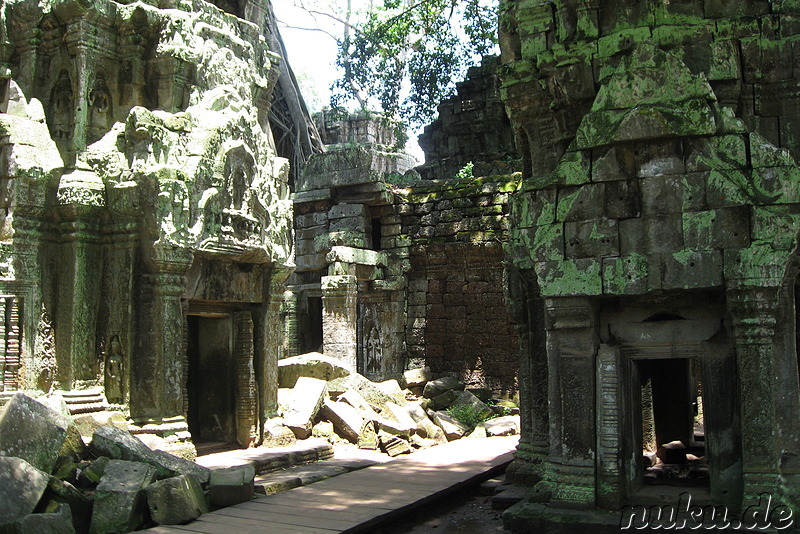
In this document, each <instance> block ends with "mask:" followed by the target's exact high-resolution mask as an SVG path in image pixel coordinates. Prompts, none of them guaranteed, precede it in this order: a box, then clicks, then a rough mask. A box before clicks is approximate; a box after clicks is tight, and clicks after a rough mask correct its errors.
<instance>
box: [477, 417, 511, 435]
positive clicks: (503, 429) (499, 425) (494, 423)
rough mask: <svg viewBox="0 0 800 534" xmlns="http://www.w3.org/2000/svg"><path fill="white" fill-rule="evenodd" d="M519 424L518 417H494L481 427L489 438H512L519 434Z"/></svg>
mask: <svg viewBox="0 0 800 534" xmlns="http://www.w3.org/2000/svg"><path fill="white" fill-rule="evenodd" d="M519 424H520V421H519V416H518V415H506V416H505V417H495V418H494V419H489V420H488V421H484V422H483V426H484V427H485V428H486V433H487V434H488V435H489V436H513V435H515V434H519Z"/></svg>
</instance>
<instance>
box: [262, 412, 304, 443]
mask: <svg viewBox="0 0 800 534" xmlns="http://www.w3.org/2000/svg"><path fill="white" fill-rule="evenodd" d="M296 441H297V438H296V437H295V435H294V432H292V431H291V430H289V429H288V428H287V427H286V425H284V424H283V419H281V418H279V417H272V418H270V419H267V421H266V423H264V439H263V441H262V442H261V446H262V447H285V446H287V445H292V444H294V443H295V442H296Z"/></svg>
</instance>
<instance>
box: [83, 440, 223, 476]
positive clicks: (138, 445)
mask: <svg viewBox="0 0 800 534" xmlns="http://www.w3.org/2000/svg"><path fill="white" fill-rule="evenodd" d="M91 450H92V451H93V452H94V453H95V454H97V455H98V456H101V455H102V456H108V457H109V458H114V459H118V460H130V461H134V462H144V463H146V464H149V465H152V466H153V467H155V468H156V470H157V472H158V476H159V478H163V477H170V476H174V475H176V474H183V475H190V474H191V475H194V476H196V477H197V479H198V480H199V481H200V483H201V484H205V483H207V482H208V477H209V475H210V471H209V470H208V469H207V468H205V467H203V466H201V465H197V464H196V463H194V462H190V461H188V460H184V459H183V458H178V457H177V456H173V455H171V454H169V453H167V452H164V451H154V450H151V449H150V448H148V447H147V445H145V444H144V443H142V442H141V441H140V440H138V439H137V438H136V437H135V436H132V435H131V434H128V433H127V432H125V431H124V430H120V429H118V428H116V427H113V426H104V427H101V428H98V429H97V430H95V432H94V434H93V435H92V443H91Z"/></svg>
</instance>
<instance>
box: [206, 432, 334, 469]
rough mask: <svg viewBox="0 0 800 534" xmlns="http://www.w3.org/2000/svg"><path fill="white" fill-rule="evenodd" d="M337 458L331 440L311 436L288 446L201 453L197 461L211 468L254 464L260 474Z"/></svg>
mask: <svg viewBox="0 0 800 534" xmlns="http://www.w3.org/2000/svg"><path fill="white" fill-rule="evenodd" d="M330 458H333V447H332V446H331V444H330V443H328V442H327V440H324V439H318V438H311V439H306V440H303V441H298V442H297V443H296V444H294V445H289V446H286V447H257V448H254V449H238V450H234V451H226V452H218V453H215V454H207V455H205V456H199V457H198V458H197V463H198V464H200V465H202V466H204V467H208V468H209V469H215V468H217V469H219V468H223V467H233V466H236V465H247V464H250V465H252V466H253V467H254V468H255V470H256V474H257V475H263V474H266V473H271V472H274V471H277V470H279V469H285V468H288V467H294V466H296V465H301V464H307V463H310V462H317V461H319V460H328V459H330Z"/></svg>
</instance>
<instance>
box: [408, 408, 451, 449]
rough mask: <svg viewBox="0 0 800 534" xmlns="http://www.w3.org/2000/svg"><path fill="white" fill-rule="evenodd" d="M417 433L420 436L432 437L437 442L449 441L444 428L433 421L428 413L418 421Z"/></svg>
mask: <svg viewBox="0 0 800 534" xmlns="http://www.w3.org/2000/svg"><path fill="white" fill-rule="evenodd" d="M416 424H417V432H416V433H417V434H418V435H419V436H420V437H423V438H428V439H432V440H434V441H435V442H437V443H447V436H446V435H445V433H444V430H442V429H441V428H439V427H438V426H437V425H436V424H435V423H434V422H433V421H431V420H430V418H428V416H427V414H426V415H425V418H424V419H420V420H419V421H417V423H416Z"/></svg>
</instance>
